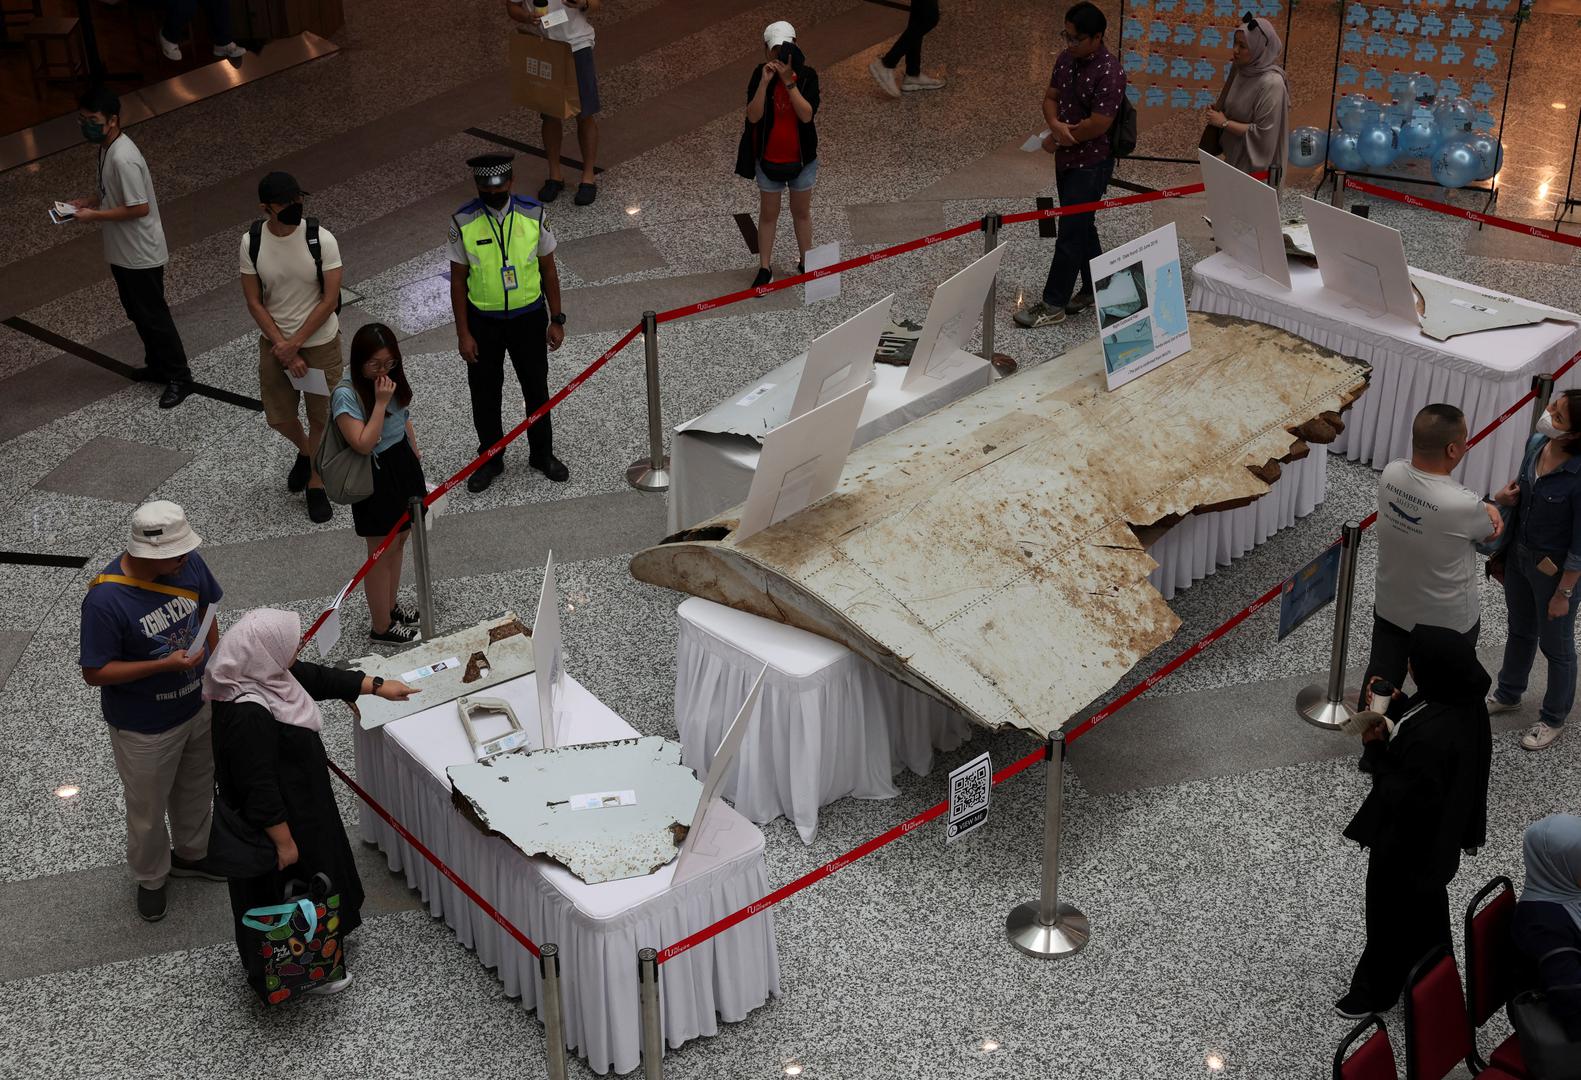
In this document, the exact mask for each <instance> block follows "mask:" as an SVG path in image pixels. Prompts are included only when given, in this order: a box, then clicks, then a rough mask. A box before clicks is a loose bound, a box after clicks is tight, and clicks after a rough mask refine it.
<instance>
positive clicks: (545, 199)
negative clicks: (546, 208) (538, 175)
mask: <svg viewBox="0 0 1581 1080" xmlns="http://www.w3.org/2000/svg"><path fill="white" fill-rule="evenodd" d="M564 190H565V181H564V180H545V181H544V182H543V187H541V188H539V189H538V201H539V202H541V203H550V202H554V201H555V200H556V199H558V198H559V197H560V192H562V191H564Z"/></svg>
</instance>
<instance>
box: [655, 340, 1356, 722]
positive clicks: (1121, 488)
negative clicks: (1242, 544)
mask: <svg viewBox="0 0 1581 1080" xmlns="http://www.w3.org/2000/svg"><path fill="white" fill-rule="evenodd" d="M1191 340H1192V349H1191V351H1190V352H1189V353H1186V354H1185V355H1184V356H1181V357H1179V358H1177V359H1175V360H1173V361H1171V362H1170V363H1169V364H1167V365H1165V366H1163V367H1161V368H1159V369H1158V370H1157V371H1153V372H1150V373H1148V374H1147V375H1146V376H1145V377H1143V378H1141V379H1138V380H1136V381H1135V382H1132V383H1129V384H1127V385H1125V386H1123V387H1121V388H1120V389H1118V390H1115V391H1113V392H1110V391H1106V390H1105V389H1104V378H1103V351H1102V346H1101V344H1100V343H1099V342H1098V341H1097V340H1093V341H1090V342H1088V343H1087V344H1085V345H1083V346H1081V347H1080V348H1078V349H1075V350H1073V351H1072V352H1069V353H1066V354H1065V355H1063V356H1060V357H1056V358H1055V359H1053V360H1050V361H1048V362H1047V363H1045V364H1042V365H1040V366H1038V367H1035V368H1031V369H1029V370H1027V371H1024V372H1022V373H1020V374H1018V375H1016V376H1015V377H1014V378H1011V379H1005V380H1002V381H1000V382H997V383H995V384H993V385H992V386H989V387H987V388H986V389H983V390H979V391H977V392H976V393H974V394H972V395H971V396H969V397H966V398H963V399H961V400H960V401H957V402H955V403H954V404H952V405H949V406H946V407H945V408H943V409H940V410H939V411H937V412H935V413H932V414H930V415H928V416H925V417H923V418H922V419H920V420H917V421H915V422H913V423H911V424H908V425H907V426H905V427H903V428H900V429H898V430H896V431H893V432H890V433H889V434H888V435H885V436H883V437H881V438H879V439H877V440H875V441H873V442H871V443H868V444H867V445H866V446H863V447H861V448H860V449H858V450H855V451H853V452H852V454H851V456H850V458H849V459H848V460H847V462H846V466H845V471H844V474H843V476H842V478H841V482H840V486H839V487H838V488H837V489H836V491H835V492H834V494H832V495H830V496H829V497H827V498H825V499H823V500H821V501H820V502H818V503H815V504H814V505H812V506H810V507H808V508H807V509H805V510H803V511H802V512H801V513H798V514H795V515H793V516H792V517H789V518H787V519H785V520H784V521H781V522H779V523H778V524H776V525H773V526H771V527H770V528H767V529H765V530H763V531H762V532H759V533H757V534H755V535H753V536H750V537H748V538H747V539H746V540H744V541H740V542H737V541H736V540H735V539H734V538H733V529H734V527H735V525H736V518H737V517H738V515H739V513H740V508H739V507H737V508H735V509H733V510H731V511H728V512H726V513H725V514H723V515H721V516H719V517H717V518H714V519H713V520H711V521H709V522H705V523H704V524H702V525H700V526H699V527H697V528H695V529H689V530H687V531H685V532H683V533H680V534H678V535H676V536H673V537H670V538H669V539H668V540H667V541H666V542H665V543H663V544H662V545H660V546H658V547H654V548H649V549H647V550H646V551H642V552H639V553H638V554H637V555H636V557H635V558H633V560H632V564H631V568H632V573H633V574H634V575H635V576H636V577H637V578H639V579H640V580H642V581H646V582H650V583H652V584H655V585H664V586H667V587H670V588H674V589H678V590H680V591H682V592H687V593H692V594H694V595H697V596H702V597H706V598H707V599H709V600H714V601H717V602H719V603H723V604H728V605H730V606H731V607H735V608H740V609H742V610H745V611H751V612H753V613H755V614H758V615H762V616H764V617H766V618H771V619H776V620H778V621H780V622H785V623H789V624H791V625H793V626H799V627H801V628H803V629H806V630H810V631H812V632H814V633H817V634H822V635H823V636H825V637H828V638H832V639H833V640H835V641H839V642H841V643H843V644H845V645H847V646H849V647H850V648H852V649H854V650H856V651H857V652H860V653H862V654H863V655H864V656H867V657H868V658H869V659H871V660H873V661H874V662H875V663H877V664H879V665H880V666H881V667H883V668H885V669H886V670H887V671H889V672H890V673H891V674H893V675H895V676H896V677H897V678H900V679H902V680H904V681H905V682H907V683H910V684H911V685H913V686H916V687H917V688H919V689H921V690H923V691H924V692H926V693H929V694H932V695H934V696H935V697H938V698H940V699H941V700H943V701H945V702H947V703H950V704H953V705H954V706H956V707H957V708H960V709H962V710H963V711H965V712H966V713H967V714H968V715H970V716H971V717H972V718H973V719H974V720H976V721H977V722H979V723H981V724H984V725H987V726H989V727H1000V726H1003V725H1007V724H1008V725H1015V726H1017V727H1021V728H1026V729H1028V730H1031V731H1035V732H1037V733H1038V734H1047V733H1048V732H1049V731H1050V730H1052V729H1054V728H1057V727H1059V726H1060V725H1061V724H1063V723H1064V722H1065V721H1066V720H1067V719H1069V718H1070V717H1071V716H1072V715H1074V714H1075V713H1076V712H1077V711H1078V710H1079V709H1081V708H1082V707H1083V706H1085V705H1086V704H1087V703H1088V702H1090V701H1092V700H1093V699H1094V698H1096V697H1097V696H1099V695H1100V694H1102V693H1103V692H1104V691H1105V690H1107V689H1108V688H1109V687H1111V686H1113V685H1114V684H1115V683H1116V682H1117V681H1118V680H1119V679H1120V678H1121V677H1122V676H1123V675H1124V674H1125V673H1126V672H1127V671H1129V670H1130V669H1131V668H1132V667H1133V666H1134V665H1135V664H1136V662H1137V661H1138V660H1140V659H1141V658H1142V657H1143V656H1145V655H1146V654H1147V653H1148V652H1150V651H1151V650H1152V649H1154V648H1156V647H1157V646H1158V645H1160V644H1162V643H1163V642H1164V641H1167V640H1168V639H1169V638H1170V637H1171V636H1172V635H1173V634H1174V632H1175V630H1176V629H1177V627H1178V626H1179V621H1178V620H1177V619H1176V618H1175V616H1174V614H1173V613H1172V612H1171V611H1170V610H1169V608H1168V606H1167V605H1165V603H1164V601H1163V598H1162V597H1161V596H1160V595H1159V594H1158V592H1157V591H1156V590H1154V589H1153V588H1152V586H1150V585H1149V584H1148V582H1147V575H1148V574H1149V573H1150V572H1151V571H1152V570H1153V569H1154V567H1155V566H1156V564H1155V563H1154V562H1153V560H1152V559H1151V558H1149V557H1148V555H1147V553H1146V551H1145V550H1144V544H1143V542H1142V541H1141V540H1140V539H1138V536H1137V532H1136V531H1135V530H1137V529H1144V530H1145V529H1146V528H1147V527H1151V526H1167V525H1170V524H1173V523H1174V522H1175V521H1177V520H1179V519H1180V518H1181V517H1183V516H1185V515H1187V514H1190V513H1193V512H1194V511H1199V510H1200V511H1207V510H1223V509H1229V508H1233V507H1236V506H1244V505H1247V504H1248V503H1250V502H1252V501H1254V500H1256V499H1258V498H1260V497H1262V496H1263V495H1265V494H1267V492H1268V487H1269V485H1270V484H1272V483H1273V482H1274V481H1275V480H1276V479H1278V476H1279V464H1278V463H1279V462H1281V461H1292V460H1296V459H1298V458H1300V457H1303V456H1304V455H1305V454H1306V453H1308V447H1307V442H1308V441H1310V442H1317V443H1327V442H1332V441H1333V439H1334V438H1335V436H1336V435H1337V434H1338V433H1339V432H1340V431H1341V430H1342V429H1343V425H1342V423H1341V421H1340V417H1339V414H1340V412H1342V411H1343V410H1344V409H1345V408H1347V407H1348V406H1349V405H1350V403H1351V402H1352V401H1354V400H1355V398H1356V397H1357V396H1359V395H1360V394H1361V392H1362V391H1363V390H1364V389H1365V388H1366V377H1367V369H1366V368H1365V367H1364V366H1362V365H1360V364H1356V363H1354V362H1351V361H1347V360H1345V359H1344V358H1342V357H1340V356H1339V355H1337V354H1335V353H1332V352H1330V351H1328V350H1326V349H1321V348H1319V347H1317V346H1315V345H1312V344H1311V343H1309V342H1306V341H1303V340H1301V339H1299V338H1297V337H1295V336H1293V335H1291V334H1287V333H1285V332H1283V331H1281V330H1277V329H1275V328H1273V327H1269V326H1264V325H1261V324H1258V323H1251V322H1245V321H1243V320H1240V319H1234V318H1230V317H1227V316H1218V315H1202V314H1193V315H1192V316H1191Z"/></svg>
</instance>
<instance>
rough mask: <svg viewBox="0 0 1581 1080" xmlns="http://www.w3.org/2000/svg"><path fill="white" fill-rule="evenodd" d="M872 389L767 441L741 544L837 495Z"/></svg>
mask: <svg viewBox="0 0 1581 1080" xmlns="http://www.w3.org/2000/svg"><path fill="white" fill-rule="evenodd" d="M872 386H873V384H872V383H870V382H868V383H863V384H862V385H861V386H859V387H857V388H856V389H855V390H849V391H847V392H846V393H844V394H841V395H840V396H839V397H837V398H835V399H834V400H833V401H831V402H829V403H828V404H826V405H820V406H818V407H817V408H816V409H814V410H813V411H812V412H810V413H807V414H806V415H804V416H798V417H797V418H796V419H794V420H792V421H790V422H789V423H785V424H781V425H780V426H779V427H777V428H775V429H774V430H773V431H771V432H769V433H768V434H767V435H765V436H764V437H763V452H762V454H760V455H759V456H758V467H757V470H756V471H755V472H754V473H753V474H752V488H751V490H750V491H748V492H747V501H746V505H745V506H743V507H742V510H741V521H740V523H739V524H738V525H737V526H736V532H735V539H736V540H737V541H738V542H739V541H742V540H745V539H746V538H747V537H749V536H751V535H752V534H753V533H756V532H761V531H762V530H764V529H766V528H768V527H769V526H770V525H773V524H774V523H775V522H777V521H783V520H785V519H786V518H788V517H790V516H791V515H792V514H794V513H796V512H797V511H798V510H803V509H805V508H806V507H808V506H811V505H812V504H813V503H815V502H817V501H818V500H819V499H821V498H823V497H824V496H825V495H827V494H829V493H830V492H832V491H833V490H834V489H835V488H836V487H837V486H839V483H840V470H841V469H843V468H844V467H845V459H846V457H847V456H849V455H850V453H851V443H852V442H853V441H854V440H855V439H856V425H857V422H858V421H859V420H861V418H862V406H863V405H864V404H865V403H866V402H867V392H868V390H869V389H871V388H872Z"/></svg>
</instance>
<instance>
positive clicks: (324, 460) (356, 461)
mask: <svg viewBox="0 0 1581 1080" xmlns="http://www.w3.org/2000/svg"><path fill="white" fill-rule="evenodd" d="M313 464H314V465H316V466H317V467H318V475H319V476H320V477H322V478H323V480H324V494H325V495H327V496H329V501H330V502H337V503H340V504H342V505H343V506H349V505H351V504H352V503H359V502H361V501H362V500H363V499H366V498H367V497H368V496H369V495H372V494H373V455H371V454H359V453H358V452H357V450H356V448H355V447H353V446H352V445H351V444H350V443H349V442H347V441H346V436H345V435H343V434H341V431H340V425H339V424H337V423H336V422H335V419H334V417H331V418H330V421H329V425H328V427H327V428H325V430H324V441H323V442H321V443H319V444H318V454H317V455H316V458H315V460H314V462H313Z"/></svg>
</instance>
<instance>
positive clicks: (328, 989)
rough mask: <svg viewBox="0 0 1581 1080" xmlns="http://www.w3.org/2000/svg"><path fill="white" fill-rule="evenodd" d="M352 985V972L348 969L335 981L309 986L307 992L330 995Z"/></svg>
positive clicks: (318, 995) (314, 994)
mask: <svg viewBox="0 0 1581 1080" xmlns="http://www.w3.org/2000/svg"><path fill="white" fill-rule="evenodd" d="M350 985H351V972H349V971H348V972H346V973H345V974H344V975H342V976H341V977H340V978H338V979H336V980H335V981H334V982H327V983H319V984H318V985H317V986H310V987H308V990H307V992H308V993H310V994H312V995H313V996H314V997H329V995H331V994H338V993H340V992H341V991H342V990H344V989H346V987H348V986H350Z"/></svg>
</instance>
